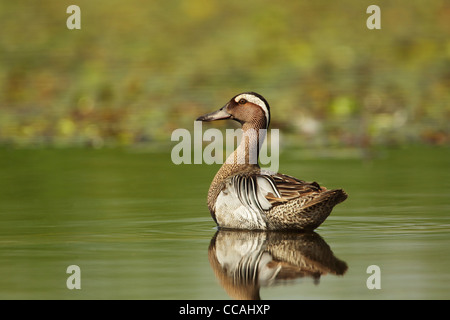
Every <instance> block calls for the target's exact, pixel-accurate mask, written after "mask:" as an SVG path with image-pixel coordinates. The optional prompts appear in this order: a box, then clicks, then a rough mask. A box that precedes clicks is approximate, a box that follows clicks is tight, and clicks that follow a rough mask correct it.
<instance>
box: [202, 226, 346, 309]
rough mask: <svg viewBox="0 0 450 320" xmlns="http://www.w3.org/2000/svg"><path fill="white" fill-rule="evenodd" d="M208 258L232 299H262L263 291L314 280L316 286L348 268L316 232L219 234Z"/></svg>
mask: <svg viewBox="0 0 450 320" xmlns="http://www.w3.org/2000/svg"><path fill="white" fill-rule="evenodd" d="M208 258H209V262H210V264H211V267H212V268H213V270H214V273H215V275H216V277H217V279H218V280H219V282H220V284H221V285H222V286H223V287H224V289H225V291H226V292H227V293H228V295H229V296H230V297H231V298H233V299H242V300H246V299H250V300H259V299H260V294H259V291H260V288H261V287H266V286H272V285H276V284H279V283H286V282H287V281H289V280H294V279H298V278H304V277H311V278H313V279H314V282H315V283H316V284H318V283H319V279H320V277H321V276H322V275H326V274H328V273H330V274H334V275H343V274H344V273H345V272H346V271H347V264H346V263H345V262H344V261H342V260H339V259H338V258H336V257H335V256H334V254H333V252H332V251H331V249H330V246H329V245H328V244H327V243H326V242H325V241H324V240H323V239H322V238H321V237H320V236H319V235H318V234H317V233H315V232H307V233H299V232H279V231H242V230H241V231H234V230H219V231H217V232H216V234H215V235H214V237H213V238H212V239H211V243H210V245H209V249H208Z"/></svg>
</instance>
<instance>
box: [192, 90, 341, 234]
mask: <svg viewBox="0 0 450 320" xmlns="http://www.w3.org/2000/svg"><path fill="white" fill-rule="evenodd" d="M221 119H233V120H236V121H238V122H239V123H241V124H242V130H243V138H242V140H241V144H240V145H239V146H238V147H237V148H236V150H235V151H234V152H233V153H232V154H231V155H230V156H229V157H228V159H227V161H226V162H225V163H224V164H223V165H222V167H221V168H220V169H219V171H218V172H217V174H216V176H215V177H214V179H213V181H212V183H211V186H210V189H209V192H208V208H209V210H210V212H211V215H212V217H213V219H214V221H215V222H216V223H217V224H218V226H219V227H222V228H231V229H262V230H279V229H301V230H313V229H315V228H317V227H318V226H319V225H320V224H321V223H322V222H323V221H325V219H326V218H327V217H328V215H329V214H330V212H331V210H332V209H333V207H334V206H335V205H336V204H338V203H340V202H342V201H344V200H345V199H346V198H347V194H346V193H345V192H344V191H343V190H341V189H335V190H327V189H326V188H324V187H321V186H319V184H318V183H317V182H305V181H303V180H299V179H296V178H294V177H291V176H287V175H284V174H281V173H273V172H267V171H264V170H261V168H260V167H259V165H258V162H257V161H255V160H257V158H258V156H259V149H260V145H259V143H258V141H260V138H261V140H262V139H263V138H264V137H263V136H261V137H260V135H262V134H265V131H264V130H262V131H261V129H267V128H268V126H269V123H270V108H269V104H268V103H267V101H266V100H265V99H264V98H263V97H262V96H260V95H259V94H257V93H254V92H246V93H241V94H238V95H237V96H235V97H233V98H232V99H231V100H230V101H229V102H228V103H227V104H226V105H225V106H224V107H222V108H221V109H220V110H218V111H216V112H212V113H209V114H206V115H204V116H201V117H199V118H198V119H197V120H199V121H213V120H221Z"/></svg>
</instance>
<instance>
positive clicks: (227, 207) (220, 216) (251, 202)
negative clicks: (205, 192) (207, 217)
mask: <svg viewBox="0 0 450 320" xmlns="http://www.w3.org/2000/svg"><path fill="white" fill-rule="evenodd" d="M268 193H273V194H277V193H278V191H276V190H274V186H273V185H272V184H271V183H270V182H269V181H268V180H267V178H266V177H264V176H252V177H243V176H234V177H232V178H231V179H229V180H228V181H227V183H226V186H225V188H224V189H223V190H222V191H221V192H220V193H219V196H218V197H217V200H216V210H215V214H216V220H217V222H218V224H219V226H221V227H226V228H240V229H266V227H267V222H266V214H265V212H266V211H267V210H269V209H270V208H271V207H272V205H271V204H270V202H269V201H268V200H267V199H266V198H265V195H267V194H268Z"/></svg>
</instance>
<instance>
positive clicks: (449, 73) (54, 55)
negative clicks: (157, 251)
mask: <svg viewBox="0 0 450 320" xmlns="http://www.w3.org/2000/svg"><path fill="white" fill-rule="evenodd" d="M71 4H76V5H78V6H79V7H80V8H81V30H69V29H67V27H66V20H67V18H68V17H69V14H67V13H66V9H67V7H68V6H69V5H71ZM371 4H377V5H379V6H380V8H381V30H369V29H368V28H367V27H366V20H367V18H368V17H369V16H370V15H369V14H367V13H366V9H367V7H368V6H369V5H371ZM0 24H1V28H0V62H1V63H0V145H13V146H58V147H66V146H94V147H102V146H124V145H125V146H137V145H149V144H153V143H158V144H165V143H167V144H170V134H171V132H172V131H173V130H174V129H176V128H179V127H184V128H188V129H192V126H193V121H194V119H195V118H196V117H197V116H198V115H200V114H203V113H205V112H210V111H213V110H215V109H216V108H218V107H221V106H222V105H223V104H224V103H225V102H226V101H228V100H229V99H230V98H231V97H232V96H233V95H235V94H237V93H239V92H242V91H248V90H253V91H257V92H259V93H261V94H262V95H264V96H265V97H266V98H267V100H268V101H269V103H270V104H271V109H272V110H271V111H272V128H280V129H281V132H282V133H283V134H284V138H285V139H284V141H285V143H289V142H294V141H295V143H297V144H300V145H302V144H303V145H305V144H307V145H309V146H319V147H320V146H326V147H328V146H340V147H342V146H346V147H364V148H366V147H370V146H374V145H403V144H433V145H435V144H438V145H445V144H449V143H450V128H449V122H450V90H449V88H450V36H449V35H450V3H449V2H448V1H438V0H436V1H420V0H414V1H375V2H374V1H354V0H345V1H323V0H318V1H286V0H285V1H276V2H274V1H267V0H259V1H256V0H249V1H213V0H190V1H176V0H169V1H143V0H131V1H117V0H111V1H108V2H99V1H85V0H77V1H75V2H74V1H70V2H69V1H54V0H48V1H2V2H1V3H0ZM222 125H223V124H218V126H222ZM299 137H301V138H300V139H299Z"/></svg>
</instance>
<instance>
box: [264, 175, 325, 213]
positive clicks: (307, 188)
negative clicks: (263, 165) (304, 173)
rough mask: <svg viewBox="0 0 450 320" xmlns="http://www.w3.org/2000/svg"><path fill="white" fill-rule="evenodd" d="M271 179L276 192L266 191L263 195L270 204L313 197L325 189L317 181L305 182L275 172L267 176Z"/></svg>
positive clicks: (274, 204)
mask: <svg viewBox="0 0 450 320" xmlns="http://www.w3.org/2000/svg"><path fill="white" fill-rule="evenodd" d="M269 177H270V178H271V180H272V181H273V183H274V185H275V187H276V189H277V191H278V194H276V193H268V194H267V195H266V196H265V197H266V199H267V200H268V201H269V202H270V204H271V205H272V206H276V205H278V204H281V203H285V202H288V201H291V200H293V199H296V198H299V197H310V196H311V197H314V196H315V195H317V194H319V193H322V192H323V191H326V188H324V187H321V186H320V185H319V184H318V183H317V182H306V181H303V180H299V179H297V178H294V177H291V176H288V175H285V174H281V173H276V174H273V175H271V176H269Z"/></svg>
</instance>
